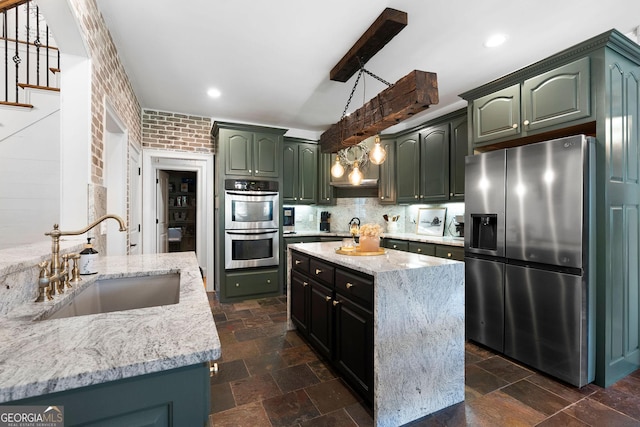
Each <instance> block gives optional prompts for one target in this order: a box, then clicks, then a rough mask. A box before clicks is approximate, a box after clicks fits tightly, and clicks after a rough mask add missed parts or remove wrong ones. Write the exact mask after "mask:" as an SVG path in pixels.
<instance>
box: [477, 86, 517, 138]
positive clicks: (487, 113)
mask: <svg viewBox="0 0 640 427" xmlns="http://www.w3.org/2000/svg"><path fill="white" fill-rule="evenodd" d="M471 108H472V111H473V143H474V144H478V143H482V142H486V141H491V140H494V139H498V138H505V137H516V136H518V135H519V134H520V85H519V84H516V85H513V86H510V87H507V88H505V89H502V90H499V91H497V92H495V93H492V94H489V95H486V96H483V97H481V98H478V99H475V100H473V102H472V103H471Z"/></svg>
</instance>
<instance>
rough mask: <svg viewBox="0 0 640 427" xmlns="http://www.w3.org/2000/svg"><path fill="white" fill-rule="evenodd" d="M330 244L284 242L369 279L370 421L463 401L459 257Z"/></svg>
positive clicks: (392, 422)
mask: <svg viewBox="0 0 640 427" xmlns="http://www.w3.org/2000/svg"><path fill="white" fill-rule="evenodd" d="M338 246H339V243H337V242H325V243H297V244H292V245H290V246H289V247H288V248H289V250H292V249H293V250H296V251H298V252H302V253H304V254H307V255H310V256H313V257H316V258H320V259H322V260H323V261H325V262H331V263H334V264H336V265H338V266H342V267H346V268H348V269H351V270H356V271H359V272H362V273H365V274H369V275H371V276H373V278H374V304H373V315H374V337H373V342H374V393H373V394H374V408H373V409H374V419H375V424H376V425H377V426H398V425H401V424H405V423H408V422H410V421H412V420H415V419H417V418H420V417H423V416H425V415H428V414H431V413H433V412H435V411H438V410H440V409H442V408H445V407H447V406H450V405H453V404H455V403H458V402H461V401H463V400H464V263H462V262H458V261H451V260H446V259H442V258H435V257H430V256H425V255H418V254H414V253H409V252H401V251H396V250H392V249H387V250H386V253H385V254H384V255H379V256H349V255H340V254H337V253H336V252H335V249H336V248H337V247H338ZM287 271H288V272H290V271H291V256H290V254H289V257H288V269H287ZM290 280H291V277H290V273H289V282H290Z"/></svg>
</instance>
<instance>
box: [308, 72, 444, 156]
mask: <svg viewBox="0 0 640 427" xmlns="http://www.w3.org/2000/svg"><path fill="white" fill-rule="evenodd" d="M437 103H438V80H437V76H436V74H435V73H428V72H425V71H418V70H413V71H412V72H410V73H409V74H407V75H406V76H404V77H403V78H401V79H400V80H398V81H397V82H396V83H395V84H394V85H393V86H390V87H388V88H387V89H385V90H383V91H382V92H380V93H379V94H378V95H377V96H376V97H375V98H373V99H371V100H370V101H369V102H367V103H366V104H365V105H363V106H362V107H360V108H359V109H357V110H356V111H354V112H353V113H351V114H350V115H349V116H346V117H344V118H343V119H342V120H340V121H339V122H338V123H336V124H334V125H331V127H330V128H329V129H327V130H326V131H325V132H324V133H323V134H322V135H320V151H321V152H323V153H335V152H337V151H339V150H341V149H343V148H345V147H349V146H351V145H355V144H357V143H359V142H360V141H364V140H365V139H367V138H369V137H370V136H372V135H375V134H377V133H379V132H380V131H382V130H384V129H387V128H389V127H391V126H393V125H396V124H398V123H400V122H401V121H403V120H406V119H408V118H409V117H411V116H413V115H414V114H416V113H419V112H421V111H424V110H426V109H427V108H429V106H431V105H433V104H437Z"/></svg>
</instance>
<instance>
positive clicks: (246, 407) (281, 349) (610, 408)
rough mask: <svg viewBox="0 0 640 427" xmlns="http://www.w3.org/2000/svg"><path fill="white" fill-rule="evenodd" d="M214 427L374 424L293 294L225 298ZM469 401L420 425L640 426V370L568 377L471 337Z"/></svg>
mask: <svg viewBox="0 0 640 427" xmlns="http://www.w3.org/2000/svg"><path fill="white" fill-rule="evenodd" d="M209 301H210V304H211V310H212V313H213V316H214V319H215V322H216V326H217V328H218V334H219V336H220V341H221V343H222V358H221V359H220V360H218V361H217V362H218V373H217V374H215V375H214V376H213V377H212V378H211V416H210V417H209V423H210V426H233V427H242V426H250V427H262V426H265V427H279V426H283V427H284V426H300V427H303V426H304V427H306V426H339V427H341V426H372V425H373V419H372V415H371V411H370V409H368V408H366V407H365V406H364V405H363V404H362V403H361V399H360V398H359V397H358V396H357V395H356V394H354V393H353V392H352V391H351V390H350V389H349V388H348V386H346V385H345V383H343V382H342V380H341V379H340V378H339V377H338V376H337V375H336V374H335V373H334V372H333V371H332V370H331V369H329V368H328V366H327V365H326V364H325V363H324V362H323V361H322V359H321V358H320V356H318V355H317V354H316V353H315V352H314V351H313V350H312V349H311V348H310V347H309V346H308V345H307V344H306V343H305V342H304V341H303V340H302V339H301V338H300V337H299V336H298V335H297V333H296V332H295V331H287V330H286V316H287V306H286V297H284V296H282V297H275V298H264V299H258V300H248V301H243V302H238V303H233V304H221V303H220V302H219V301H217V299H216V297H215V294H213V293H210V294H209ZM465 378H466V379H465V401H464V402H462V403H459V404H457V405H454V406H451V407H449V408H446V409H443V410H442V411H439V412H437V413H435V414H432V415H430V416H428V417H425V418H423V419H421V420H418V421H415V422H413V423H411V424H410V425H412V426H452V427H457V426H474V427H475V426H487V427H500V426H504V427H514V426H540V427H556V426H558V427H559V426H562V427H574V426H575V427H579V426H594V427H601V426H602V427H605V426H606V427H619V426H620V427H622V426H638V427H640V371H636V372H634V373H633V374H631V375H629V376H628V377H626V378H624V379H622V380H620V381H618V382H617V383H615V384H614V385H612V386H611V387H609V388H607V389H603V388H601V387H598V386H595V385H592V384H591V385H588V386H586V387H583V388H582V389H577V388H575V387H572V386H568V385H565V384H563V383H560V382H558V381H555V380H553V379H551V378H549V377H547V376H545V375H542V374H540V373H537V372H535V371H534V370H532V369H529V368H527V367H525V366H522V365H520V364H518V363H514V362H513V361H511V360H509V359H507V358H505V357H503V356H500V355H497V354H495V353H493V352H491V351H489V350H486V349H484V348H481V347H479V346H477V345H474V344H472V343H467V344H466V377H465Z"/></svg>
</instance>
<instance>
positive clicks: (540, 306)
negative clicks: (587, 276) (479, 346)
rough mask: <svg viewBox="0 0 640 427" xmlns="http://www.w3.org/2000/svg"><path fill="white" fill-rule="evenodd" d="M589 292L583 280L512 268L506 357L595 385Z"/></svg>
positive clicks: (509, 268)
mask: <svg viewBox="0 0 640 427" xmlns="http://www.w3.org/2000/svg"><path fill="white" fill-rule="evenodd" d="M465 261H466V260H465ZM586 289H587V285H586V283H585V281H584V279H583V277H581V276H575V275H570V274H564V273H558V272H554V271H548V270H537V269H532V268H527V267H522V266H517V265H510V264H508V265H507V266H506V270H505V296H504V298H505V325H504V328H505V336H504V353H505V354H506V355H507V356H510V357H512V358H514V359H516V360H519V361H521V362H524V363H526V364H528V365H531V366H533V367H534V368H537V369H539V370H541V371H543V372H546V373H548V374H550V375H553V376H554V377H557V378H559V379H561V380H564V381H566V382H568V383H570V384H573V385H575V386H578V387H582V386H584V385H586V384H588V383H590V382H591V381H593V379H594V373H593V368H592V366H591V365H589V351H590V350H589V346H588V339H589V335H588V327H587V322H588V319H587V316H586V315H585V313H586V312H587V308H586V304H587V291H586Z"/></svg>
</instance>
